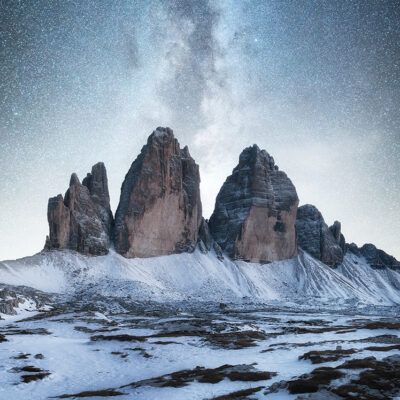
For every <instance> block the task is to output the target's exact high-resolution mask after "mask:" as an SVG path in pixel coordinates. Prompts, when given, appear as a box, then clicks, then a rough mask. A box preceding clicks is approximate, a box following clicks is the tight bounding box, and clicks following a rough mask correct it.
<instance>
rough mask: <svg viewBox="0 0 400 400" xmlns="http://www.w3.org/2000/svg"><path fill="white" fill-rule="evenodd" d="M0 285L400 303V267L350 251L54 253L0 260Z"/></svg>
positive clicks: (158, 295)
mask: <svg viewBox="0 0 400 400" xmlns="http://www.w3.org/2000/svg"><path fill="white" fill-rule="evenodd" d="M0 283H3V284H8V285H24V286H28V287H32V288H35V289H38V290H41V291H44V292H52V293H65V294H68V293H69V294H72V293H74V292H76V291H77V290H82V289H83V288H84V289H85V290H87V291H90V290H92V291H94V290H95V291H96V293H97V294H99V295H103V296H114V297H118V296H120V297H124V296H128V295H129V296H130V298H132V299H136V300H139V301H141V300H152V301H168V300H171V301H176V300H193V301H194V300H196V301H220V302H237V301H239V302H240V301H242V300H243V299H245V300H248V301H256V302H268V303H270V302H271V301H277V302H279V303H282V302H290V303H299V304H303V303H309V304H311V305H316V304H326V305H328V306H329V305H332V306H338V305H345V304H354V302H355V303H357V304H358V303H359V304H375V305H391V304H400V271H395V270H390V269H383V270H376V269H372V268H371V267H370V266H369V265H368V264H367V263H366V261H365V260H364V259H363V258H360V257H356V256H355V255H352V254H347V255H346V257H345V260H344V262H343V264H342V265H341V266H339V267H338V268H337V269H332V268H330V267H328V266H326V265H325V264H323V263H321V262H319V261H318V260H316V259H314V258H312V257H311V256H310V255H308V254H307V253H304V252H301V253H300V254H299V255H298V256H297V257H295V258H293V259H290V260H284V261H279V262H273V263H270V264H264V265H261V264H252V263H246V262H243V261H236V262H233V261H231V260H229V259H228V258H227V257H225V259H224V260H223V261H220V260H218V258H217V257H216V255H215V253H213V252H209V253H206V254H203V253H201V252H200V251H199V250H196V251H195V252H194V253H192V254H188V253H184V254H175V255H170V256H163V257H154V258H146V259H143V258H142V259H139V258H135V259H126V258H124V257H121V256H120V255H118V254H117V253H115V252H114V251H110V253H109V254H108V255H107V256H99V257H88V256H83V255H81V254H79V253H76V252H72V251H50V252H41V253H38V254H36V255H34V256H32V257H26V258H22V259H19V260H15V261H3V262H0ZM94 287H95V289H94Z"/></svg>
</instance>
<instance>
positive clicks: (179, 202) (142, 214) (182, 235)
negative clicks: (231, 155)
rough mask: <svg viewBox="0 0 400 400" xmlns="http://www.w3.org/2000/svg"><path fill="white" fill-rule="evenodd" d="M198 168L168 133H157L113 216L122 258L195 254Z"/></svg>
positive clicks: (198, 219) (128, 180)
mask: <svg viewBox="0 0 400 400" xmlns="http://www.w3.org/2000/svg"><path fill="white" fill-rule="evenodd" d="M199 185H200V174H199V167H198V165H197V164H196V163H195V161H194V160H193V158H192V157H191V156H190V154H189V150H188V148H187V147H184V148H183V149H181V148H180V146H179V143H178V141H177V140H176V139H175V138H174V134H173V132H172V130H171V129H170V128H157V129H156V130H155V131H154V132H153V133H152V134H151V135H150V136H149V138H148V140H147V144H146V145H145V146H144V147H143V148H142V151H141V153H140V155H139V156H138V157H137V159H136V160H135V161H134V162H133V164H132V165H131V168H130V169H129V171H128V173H127V174H126V176H125V180H124V182H123V184H122V188H121V198H120V202H119V206H118V209H117V212H116V215H115V230H114V241H115V248H116V250H117V251H118V252H119V253H120V254H122V255H123V256H125V257H129V258H130V257H153V256H159V255H166V254H173V253H181V252H186V251H188V252H190V251H193V250H194V248H195V246H196V243H197V237H198V230H199V226H200V222H201V213H202V208H201V200H200V187H199Z"/></svg>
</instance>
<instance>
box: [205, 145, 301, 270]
mask: <svg viewBox="0 0 400 400" xmlns="http://www.w3.org/2000/svg"><path fill="white" fill-rule="evenodd" d="M298 202H299V199H298V197H297V193H296V189H295V187H294V185H293V184H292V182H291V180H290V179H289V178H288V177H287V175H286V174H285V173H284V172H282V171H279V169H278V167H277V166H276V165H275V162H274V159H273V158H272V157H271V156H270V155H269V154H268V153H267V152H266V151H265V150H260V149H259V147H258V146H257V145H254V146H251V147H248V148H246V149H244V150H243V152H242V153H241V154H240V157H239V164H238V165H237V166H236V168H235V169H234V170H233V171H232V175H230V176H229V177H228V178H227V179H226V181H225V183H224V184H223V186H222V188H221V190H220V191H219V193H218V196H217V199H216V203H215V209H214V212H213V214H212V216H211V218H210V221H209V227H210V232H211V234H212V236H213V238H214V240H215V242H216V243H217V244H218V245H219V247H220V248H221V249H222V250H223V251H225V252H226V253H227V254H228V255H229V256H230V257H231V258H232V259H241V260H246V261H250V262H259V263H267V262H272V261H277V260H283V259H288V258H292V257H294V256H295V255H296V254H297V245H296V233H295V220H296V212H297V205H298Z"/></svg>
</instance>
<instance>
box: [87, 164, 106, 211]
mask: <svg viewBox="0 0 400 400" xmlns="http://www.w3.org/2000/svg"><path fill="white" fill-rule="evenodd" d="M82 185H84V186H86V187H87V188H88V189H89V192H90V194H91V196H92V197H93V199H94V200H97V201H98V202H99V203H100V204H101V205H102V206H103V207H107V206H109V204H110V195H109V193H108V180H107V171H106V167H105V165H104V163H102V162H99V163H97V164H95V165H93V167H92V171H91V172H88V174H87V175H86V177H85V178H84V179H83V181H82Z"/></svg>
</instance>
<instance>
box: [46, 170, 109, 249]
mask: <svg viewBox="0 0 400 400" xmlns="http://www.w3.org/2000/svg"><path fill="white" fill-rule="evenodd" d="M99 181H101V188H100V187H99ZM47 219H48V222H49V230H50V232H49V236H48V237H47V239H46V245H45V248H46V249H48V250H52V249H70V250H76V251H79V252H80V253H83V254H88V255H102V254H107V253H108V249H109V247H110V233H111V226H112V213H111V209H110V202H109V196H108V184H107V173H106V170H105V167H104V164H102V163H99V164H96V165H95V166H93V168H92V173H91V174H88V176H87V177H86V178H85V179H84V181H83V184H81V183H80V181H79V178H78V176H77V175H76V174H75V173H73V174H72V175H71V179H70V182H69V188H68V190H67V191H66V193H65V196H64V198H63V196H62V195H61V194H59V195H58V196H56V197H52V198H50V199H49V203H48V208H47Z"/></svg>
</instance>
